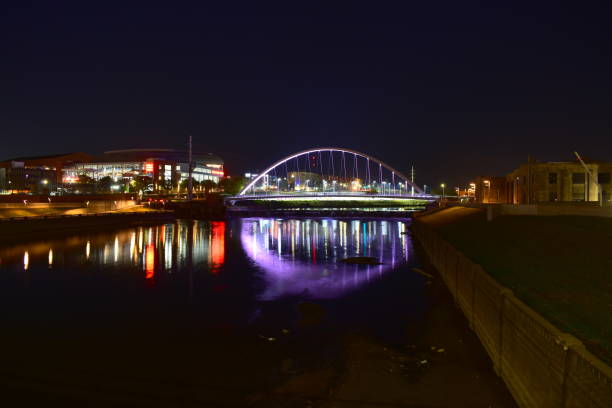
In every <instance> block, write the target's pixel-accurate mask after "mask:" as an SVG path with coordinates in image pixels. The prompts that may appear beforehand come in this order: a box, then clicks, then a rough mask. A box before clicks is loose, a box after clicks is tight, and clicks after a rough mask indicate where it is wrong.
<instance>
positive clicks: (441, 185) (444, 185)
mask: <svg viewBox="0 0 612 408" xmlns="http://www.w3.org/2000/svg"><path fill="white" fill-rule="evenodd" d="M440 187H442V199H444V198H445V195H444V188H445V187H446V184H444V183H442V184H440Z"/></svg>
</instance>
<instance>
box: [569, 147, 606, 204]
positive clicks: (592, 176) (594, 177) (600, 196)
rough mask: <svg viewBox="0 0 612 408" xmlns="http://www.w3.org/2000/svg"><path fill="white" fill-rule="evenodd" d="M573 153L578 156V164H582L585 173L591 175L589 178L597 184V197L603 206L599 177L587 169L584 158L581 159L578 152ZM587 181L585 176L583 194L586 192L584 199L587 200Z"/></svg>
mask: <svg viewBox="0 0 612 408" xmlns="http://www.w3.org/2000/svg"><path fill="white" fill-rule="evenodd" d="M574 154H575V155H576V157H577V158H578V161H580V164H582V167H584V171H585V173H587V174H588V175H589V176H591V178H592V179H593V180H595V185H596V186H597V197H598V198H599V206H600V207H603V194H602V192H601V184H599V178H598V177H597V174H596V173H595V172H593V171H592V170H589V168H588V167H587V165H586V164H585V163H584V160H582V157H580V155H579V154H578V152H574ZM588 182H589V180H587V177H585V178H584V191H585V194H587V196H586V201H589V196H588V193H587V192H588V191H589V190H588Z"/></svg>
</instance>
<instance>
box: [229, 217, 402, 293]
mask: <svg viewBox="0 0 612 408" xmlns="http://www.w3.org/2000/svg"><path fill="white" fill-rule="evenodd" d="M405 232H406V224H405V223H404V222H403V221H388V220H363V221H362V220H348V221H347V220H330V219H313V220H311V219H301V220H277V219H267V218H247V219H243V220H242V225H241V232H240V239H241V242H242V247H243V248H244V250H245V252H246V253H247V255H248V257H249V258H250V259H251V260H252V261H253V262H254V264H255V265H257V266H258V267H259V268H260V269H261V270H262V271H263V272H264V279H265V280H266V282H267V285H266V289H265V291H264V292H263V293H262V295H261V299H264V300H270V299H275V298H278V297H281V296H285V295H296V294H300V293H303V292H304V291H305V290H307V291H308V294H309V295H310V296H312V297H314V298H333V297H338V296H341V295H342V294H344V293H346V292H348V291H351V290H354V289H356V288H358V287H360V286H362V285H364V284H367V283H368V282H370V281H373V280H375V279H378V278H379V277H380V276H382V275H383V274H384V273H387V272H389V271H391V270H392V269H394V268H397V267H398V266H400V265H402V264H404V263H406V262H407V261H408V258H409V254H410V249H411V248H410V240H409V237H408V235H407V234H406V233H405ZM352 256H371V257H375V258H377V259H379V260H380V262H382V265H352V264H346V263H342V262H340V260H342V259H344V258H347V257H352Z"/></svg>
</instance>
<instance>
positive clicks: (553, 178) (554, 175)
mask: <svg viewBox="0 0 612 408" xmlns="http://www.w3.org/2000/svg"><path fill="white" fill-rule="evenodd" d="M548 184H557V173H548ZM551 201H552V200H551Z"/></svg>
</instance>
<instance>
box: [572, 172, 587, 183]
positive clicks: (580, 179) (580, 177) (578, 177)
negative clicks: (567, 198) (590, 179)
mask: <svg viewBox="0 0 612 408" xmlns="http://www.w3.org/2000/svg"><path fill="white" fill-rule="evenodd" d="M572 184H584V173H572Z"/></svg>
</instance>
